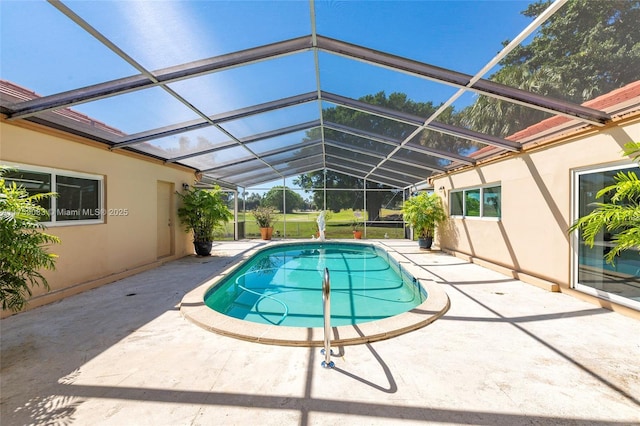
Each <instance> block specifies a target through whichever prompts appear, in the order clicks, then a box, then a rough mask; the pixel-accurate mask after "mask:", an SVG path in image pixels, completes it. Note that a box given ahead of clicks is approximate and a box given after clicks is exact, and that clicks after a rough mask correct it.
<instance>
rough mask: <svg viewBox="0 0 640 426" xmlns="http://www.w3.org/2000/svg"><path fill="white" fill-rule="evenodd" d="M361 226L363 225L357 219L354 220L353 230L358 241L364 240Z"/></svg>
mask: <svg viewBox="0 0 640 426" xmlns="http://www.w3.org/2000/svg"><path fill="white" fill-rule="evenodd" d="M360 225H362V223H361V222H359V221H358V220H357V219H354V221H353V223H351V228H352V229H353V238H355V239H356V240H361V239H362V231H361V230H360Z"/></svg>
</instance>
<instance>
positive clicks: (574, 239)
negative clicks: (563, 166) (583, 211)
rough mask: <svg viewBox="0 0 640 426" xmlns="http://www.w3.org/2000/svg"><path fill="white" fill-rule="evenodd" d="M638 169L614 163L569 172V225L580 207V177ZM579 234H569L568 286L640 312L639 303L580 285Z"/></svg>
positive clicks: (633, 166)
mask: <svg viewBox="0 0 640 426" xmlns="http://www.w3.org/2000/svg"><path fill="white" fill-rule="evenodd" d="M636 167H638V165H637V164H636V163H629V162H626V161H625V162H616V163H611V164H609V165H606V166H603V165H600V166H590V167H581V168H578V169H574V170H572V171H571V223H575V221H576V220H578V208H579V205H580V194H579V193H578V191H579V178H580V176H582V175H587V174H592V173H600V172H609V171H626V170H629V169H633V168H636ZM580 238H581V237H580V232H579V231H574V232H572V233H571V238H570V246H571V268H570V269H571V277H570V279H569V286H570V288H573V289H575V290H577V291H580V292H582V293H585V294H589V295H591V296H595V297H598V298H600V299H605V300H609V301H612V302H614V303H617V304H619V305H623V306H626V307H629V308H632V309H635V310H640V302H636V301H634V300H632V299H629V298H627V297H622V296H618V295H616V294H614V293H609V292H606V291H602V290H599V289H597V288H593V287H590V286H588V285H586V284H580V283H579V282H578V267H579V266H580V262H579V258H578V256H579V247H580Z"/></svg>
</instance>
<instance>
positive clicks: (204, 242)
mask: <svg viewBox="0 0 640 426" xmlns="http://www.w3.org/2000/svg"><path fill="white" fill-rule="evenodd" d="M177 194H178V195H179V196H180V199H181V200H182V207H180V208H179V209H178V217H179V218H180V222H181V223H182V225H184V227H185V230H186V232H189V231H191V232H193V245H194V247H195V250H196V254H197V255H198V256H209V255H210V254H211V246H212V245H213V243H212V242H213V239H214V234H215V231H216V230H217V229H218V228H219V227H220V226H221V225H222V223H226V222H229V221H230V220H231V219H233V214H232V213H231V212H230V211H229V209H228V208H227V204H226V202H225V201H224V200H223V199H222V194H221V191H220V187H219V186H217V185H216V186H215V187H214V188H213V189H198V188H193V187H192V188H190V189H187V190H186V191H184V193H179V192H178V193H177Z"/></svg>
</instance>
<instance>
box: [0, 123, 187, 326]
mask: <svg viewBox="0 0 640 426" xmlns="http://www.w3.org/2000/svg"><path fill="white" fill-rule="evenodd" d="M6 162H11V163H19V164H24V165H26V166H39V167H45V168H54V169H59V170H64V171H70V172H81V173H88V174H93V175H101V176H103V177H104V206H103V208H105V209H106V210H107V212H108V211H109V209H127V214H126V215H122V216H115V215H109V214H107V215H106V216H105V223H103V224H91V225H62V226H51V227H49V228H48V231H47V232H49V233H51V234H54V235H56V236H58V237H60V239H61V240H62V243H61V244H59V245H54V246H52V247H51V249H50V251H51V252H52V253H55V254H57V255H58V256H59V258H58V260H57V262H56V270H55V271H46V273H45V276H46V277H47V279H48V281H49V284H50V286H51V292H50V293H49V294H46V295H43V293H44V292H43V290H42V288H39V287H38V288H35V289H34V298H33V299H32V301H31V302H30V307H34V306H38V305H41V304H44V303H49V302H51V301H54V300H58V299H60V298H62V297H66V296H67V295H70V294H74V293H77V292H80V291H84V290H86V289H89V288H92V287H96V286H98V285H102V284H104V283H107V282H110V281H114V280H116V279H120V278H122V277H123V276H126V275H127V274H131V273H135V272H137V271H141V270H144V269H148V268H150V267H153V266H156V265H159V264H161V262H162V261H166V260H171V259H175V258H178V257H182V256H185V255H187V254H190V253H192V252H193V245H192V243H191V238H190V236H189V235H188V234H186V233H185V232H183V230H182V228H181V227H180V225H179V223H178V222H177V217H176V209H177V202H178V197H177V196H175V195H173V197H172V199H171V204H172V209H171V210H172V211H171V212H170V217H171V220H172V225H173V228H172V230H171V234H172V237H171V253H172V254H171V255H170V256H168V257H164V258H161V259H158V256H157V253H158V247H157V242H158V229H157V217H158V209H157V197H158V193H157V186H158V181H163V182H169V183H170V184H172V185H173V188H174V190H179V189H181V187H182V184H183V183H188V184H192V183H193V181H194V178H195V177H194V174H193V171H190V170H188V169H186V168H180V167H173V166H165V165H163V164H162V163H161V162H154V161H149V160H146V159H143V158H142V157H141V156H135V155H131V154H127V153H123V152H117V151H116V152H112V151H109V150H107V149H105V148H103V147H101V146H99V145H97V144H94V143H91V142H88V141H87V142H85V141H82V140H80V139H79V138H78V139H75V140H74V139H72V137H69V136H64V135H62V134H59V133H57V132H54V131H51V130H46V129H44V128H41V127H39V126H35V125H34V126H29V127H19V126H16V125H13V124H10V123H8V122H0V163H6ZM167 226H168V224H167ZM5 315H6V314H5Z"/></svg>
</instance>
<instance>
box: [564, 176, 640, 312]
mask: <svg viewBox="0 0 640 426" xmlns="http://www.w3.org/2000/svg"><path fill="white" fill-rule="evenodd" d="M620 171H622V172H625V173H627V172H629V171H634V172H635V173H636V175H638V176H640V168H638V167H636V166H632V165H629V166H615V167H607V168H598V169H592V170H584V171H579V172H575V173H574V179H573V193H574V208H573V212H574V213H573V218H572V220H573V221H575V220H576V219H577V218H579V217H582V216H585V215H587V214H589V213H590V212H592V211H593V210H594V209H595V208H596V205H595V204H594V203H608V202H610V200H611V195H612V194H609V195H605V197H603V198H600V199H596V194H597V193H598V191H600V190H601V189H603V188H605V187H607V186H609V185H613V184H614V183H615V180H614V176H615V175H616V174H617V173H618V172H620ZM614 237H615V234H612V233H610V232H607V231H606V230H605V231H603V232H600V234H599V235H598V237H597V238H596V242H595V244H594V246H593V247H589V246H588V245H586V244H585V243H584V241H583V240H582V238H580V237H579V236H578V235H574V236H573V248H574V250H573V256H574V259H573V276H572V281H573V287H574V288H576V289H578V290H580V291H584V292H585V293H589V294H593V295H595V296H598V297H601V298H605V299H609V300H611V301H614V302H617V303H620V304H623V305H626V306H629V307H632V308H634V309H639V310H640V253H639V252H638V250H626V251H623V252H621V254H620V255H619V256H616V258H615V261H614V263H613V264H611V263H607V262H606V261H605V259H604V256H605V255H606V254H607V253H608V252H609V251H610V250H611V248H612V247H613V245H614V244H613V242H612V240H613V239H614Z"/></svg>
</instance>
